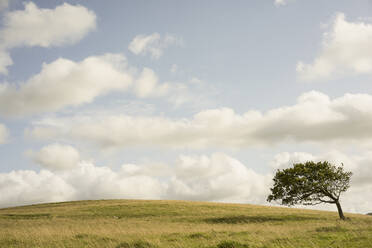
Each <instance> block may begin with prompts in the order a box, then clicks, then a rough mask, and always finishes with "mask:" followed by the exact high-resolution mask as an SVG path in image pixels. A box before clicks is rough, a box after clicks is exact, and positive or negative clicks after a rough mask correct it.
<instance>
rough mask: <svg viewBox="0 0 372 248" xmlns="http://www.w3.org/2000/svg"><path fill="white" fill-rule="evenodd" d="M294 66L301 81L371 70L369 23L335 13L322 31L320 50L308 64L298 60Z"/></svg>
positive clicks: (371, 28) (371, 48)
mask: <svg viewBox="0 0 372 248" xmlns="http://www.w3.org/2000/svg"><path fill="white" fill-rule="evenodd" d="M296 70H297V73H298V76H299V78H300V79H301V80H304V81H314V80H324V79H332V78H335V77H339V76H345V75H359V74H360V75H361V74H372V24H370V23H366V22H363V21H357V22H349V21H347V20H346V19H345V15H344V14H343V13H339V14H337V15H336V17H335V18H334V20H333V22H332V27H331V30H330V31H329V32H325V33H324V34H323V41H322V48H321V52H320V54H319V55H318V56H317V57H316V58H315V59H314V61H313V62H312V63H310V64H306V63H304V62H302V61H299V62H298V63H297V68H296Z"/></svg>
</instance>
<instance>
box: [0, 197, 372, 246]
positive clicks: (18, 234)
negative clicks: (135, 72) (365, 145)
mask: <svg viewBox="0 0 372 248" xmlns="http://www.w3.org/2000/svg"><path fill="white" fill-rule="evenodd" d="M347 217H349V218H350V219H349V220H348V221H339V220H338V215H337V213H335V212H325V211H311V210H300V209H288V208H275V207H263V206H255V205H243V204H218V203H205V202H184V201H137V200H104V201H80V202H65V203H52V204H40V205H32V206H25V207H17V208H8V209H1V210H0V247H43V248H44V247H113V248H120V247H121V248H128V247H129V248H131V247H135V248H143V247H219V248H231V247H261V248H264V247H265V248H271V247H272V248H279V247H286V248H287V247H294V248H295V247H296V248H297V247H309V248H310V247H311V248H314V247H327V248H328V247H335V248H336V247H338V248H343V247H363V248H365V247H372V217H371V216H363V215H352V214H347Z"/></svg>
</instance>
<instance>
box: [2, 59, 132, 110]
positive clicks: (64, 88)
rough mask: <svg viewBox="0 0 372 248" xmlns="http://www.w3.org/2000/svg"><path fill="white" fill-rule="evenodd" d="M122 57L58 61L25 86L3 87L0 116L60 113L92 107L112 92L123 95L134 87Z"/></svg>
mask: <svg viewBox="0 0 372 248" xmlns="http://www.w3.org/2000/svg"><path fill="white" fill-rule="evenodd" d="M126 65H127V64H126V60H125V58H124V56H122V55H120V54H105V55H103V56H91V57H88V58H86V59H84V60H83V61H80V62H74V61H71V60H68V59H63V58H60V59H57V60H55V61H53V62H51V63H49V64H43V66H42V70H41V72H40V73H39V74H36V75H34V76H33V77H31V78H30V79H29V80H27V81H26V82H24V83H22V84H20V85H18V86H16V85H15V84H10V83H2V84H0V114H2V115H8V116H21V115H28V114H37V113H42V112H48V111H57V110H60V109H62V108H63V107H66V106H77V105H80V104H82V103H89V102H92V101H93V100H94V98H95V97H97V96H100V95H104V94H107V93H109V92H110V91H113V90H120V91H124V90H127V89H128V87H129V86H130V85H131V83H132V76H131V75H130V73H129V72H128V71H127V69H126Z"/></svg>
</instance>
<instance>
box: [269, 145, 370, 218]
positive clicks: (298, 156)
mask: <svg viewBox="0 0 372 248" xmlns="http://www.w3.org/2000/svg"><path fill="white" fill-rule="evenodd" d="M306 161H315V162H318V161H329V162H331V163H333V164H335V165H337V166H340V165H341V164H344V168H345V170H347V171H352V172H353V176H352V177H351V183H350V185H351V187H350V189H349V190H348V191H347V192H345V193H344V196H343V197H342V198H341V200H342V201H343V202H342V204H343V206H344V207H345V209H347V211H351V212H370V210H371V206H372V200H371V199H369V198H368V197H367V198H366V195H365V194H366V192H370V191H371V189H372V153H371V152H366V153H362V154H358V155H355V154H351V155H350V154H345V153H343V152H340V151H337V150H332V151H329V152H325V153H323V154H318V155H314V154H311V153H305V152H294V153H289V152H282V153H279V154H277V155H276V156H275V158H274V160H273V161H272V167H273V168H274V169H284V168H288V167H290V166H292V165H293V164H294V163H304V162H306ZM324 207H325V208H328V209H333V208H334V206H332V205H331V206H324Z"/></svg>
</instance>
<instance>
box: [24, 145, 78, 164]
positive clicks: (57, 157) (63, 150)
mask: <svg viewBox="0 0 372 248" xmlns="http://www.w3.org/2000/svg"><path fill="white" fill-rule="evenodd" d="M28 155H29V156H30V157H31V158H32V160H33V161H34V162H35V163H37V164H39V165H41V166H42V167H43V168H46V169H49V170H66V169H70V168H74V167H76V166H77V165H78V163H79V162H80V154H79V152H78V151H77V150H76V149H75V148H74V147H72V146H69V145H61V144H58V143H55V144H51V145H48V146H44V147H43V148H41V150H40V151H38V152H33V151H30V152H28Z"/></svg>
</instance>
